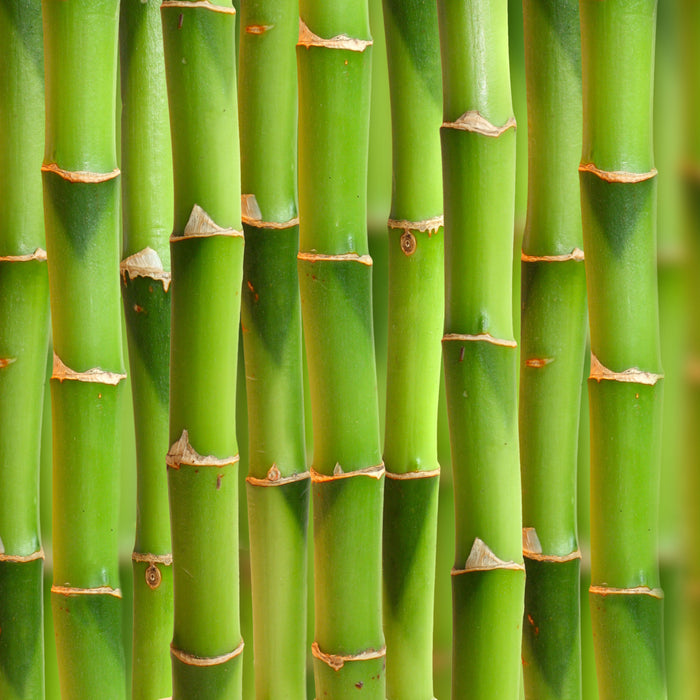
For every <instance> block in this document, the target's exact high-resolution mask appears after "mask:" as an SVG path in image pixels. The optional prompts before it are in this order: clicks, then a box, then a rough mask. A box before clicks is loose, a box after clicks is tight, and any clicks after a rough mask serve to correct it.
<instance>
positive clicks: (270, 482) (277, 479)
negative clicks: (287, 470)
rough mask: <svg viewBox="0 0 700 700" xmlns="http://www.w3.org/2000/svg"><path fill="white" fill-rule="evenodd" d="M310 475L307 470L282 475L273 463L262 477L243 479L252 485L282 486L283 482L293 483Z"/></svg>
mask: <svg viewBox="0 0 700 700" xmlns="http://www.w3.org/2000/svg"><path fill="white" fill-rule="evenodd" d="M310 476H311V474H310V472H308V471H305V472H300V473H299V474H292V475H290V476H282V474H281V472H280V470H279V469H278V468H277V465H276V464H273V465H272V466H271V467H270V468H269V469H268V470H267V476H266V477H265V478H264V479H260V478H258V477H257V476H247V477H246V479H245V480H246V482H247V483H249V484H251V485H252V486H282V485H284V484H293V483H294V482H296V481H304V480H306V479H308V478H309V477H310Z"/></svg>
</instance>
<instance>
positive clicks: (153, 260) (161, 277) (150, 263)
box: [119, 247, 170, 292]
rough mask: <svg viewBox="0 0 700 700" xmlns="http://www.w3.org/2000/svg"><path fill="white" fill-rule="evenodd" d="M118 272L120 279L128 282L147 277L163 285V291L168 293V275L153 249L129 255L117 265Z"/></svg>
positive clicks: (145, 249)
mask: <svg viewBox="0 0 700 700" xmlns="http://www.w3.org/2000/svg"><path fill="white" fill-rule="evenodd" d="M119 270H120V272H121V273H122V277H123V278H124V279H126V277H127V276H128V277H129V279H130V280H133V279H135V278H136V277H147V278H148V279H152V280H156V281H158V282H161V283H162V284H163V290H164V291H166V292H167V291H168V288H169V287H170V273H169V272H166V270H164V269H163V263H162V262H161V259H160V255H158V253H157V252H156V251H155V250H153V248H148V247H146V248H144V249H143V250H140V251H139V252H138V253H134V254H133V255H130V256H129V257H128V258H124V260H122V261H121V263H119Z"/></svg>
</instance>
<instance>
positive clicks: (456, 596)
mask: <svg viewBox="0 0 700 700" xmlns="http://www.w3.org/2000/svg"><path fill="white" fill-rule="evenodd" d="M438 17H439V21H440V39H441V46H442V71H443V90H444V101H443V118H444V122H443V126H442V129H441V134H442V158H443V181H444V188H445V232H446V239H445V279H446V307H445V335H444V337H443V358H444V363H445V383H446V389H447V409H448V415H449V421H450V441H451V446H452V468H453V475H454V489H455V518H456V520H455V523H456V543H455V565H454V568H453V570H452V592H453V660H452V697H453V698H463V697H470V698H479V699H481V698H494V699H495V698H498V699H499V700H504V699H507V700H515V698H518V697H519V694H520V686H521V670H520V642H521V624H522V614H523V590H524V584H525V575H524V565H523V558H522V540H521V517H520V512H521V510H520V471H519V455H518V426H517V406H516V389H517V387H516V369H517V368H516V350H517V346H516V342H515V340H514V339H513V320H512V310H511V296H512V284H511V280H512V250H513V208H514V188H515V119H514V118H513V110H512V104H511V96H510V79H509V67H508V21H507V2H506V0H499V1H498V2H494V1H493V0H490V1H486V0H471V1H470V2H466V3H453V2H439V3H438Z"/></svg>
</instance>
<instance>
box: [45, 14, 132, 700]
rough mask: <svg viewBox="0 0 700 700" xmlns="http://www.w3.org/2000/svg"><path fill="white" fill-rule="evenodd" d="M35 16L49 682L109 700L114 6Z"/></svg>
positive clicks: (115, 350) (118, 367)
mask: <svg viewBox="0 0 700 700" xmlns="http://www.w3.org/2000/svg"><path fill="white" fill-rule="evenodd" d="M43 8H44V14H43V17H44V41H45V67H46V149H45V154H44V164H43V166H42V171H43V180H44V211H45V216H46V242H47V253H48V261H49V281H50V291H51V316H52V325H53V343H54V363H53V374H52V378H51V395H52V408H53V471H54V477H53V567H54V576H53V582H54V583H53V586H52V602H53V612H54V626H55V632H56V640H57V645H56V646H57V652H58V665H59V677H60V683H61V693H62V695H63V697H64V698H82V699H84V698H104V697H112V698H119V697H124V693H125V690H126V689H125V678H124V658H123V650H122V645H121V621H120V618H121V601H120V597H121V591H120V589H119V570H118V533H117V530H118V528H117V522H118V507H119V471H118V465H119V464H120V459H119V454H120V448H119V443H120V440H119V427H120V419H121V408H120V406H121V395H122V389H123V379H124V378H125V376H126V375H125V374H124V366H123V358H122V347H121V321H120V298H119V296H120V295H119V279H118V273H117V271H118V266H119V243H118V241H119V231H118V211H119V206H118V196H119V170H118V169H117V167H116V162H117V161H116V151H115V113H116V109H115V98H116V72H117V34H118V12H119V2H118V1H117V0H99V1H97V2H96V1H95V0H91V1H90V2H88V1H87V0H73V1H72V2H58V1H57V0H46V1H45V2H44V5H43Z"/></svg>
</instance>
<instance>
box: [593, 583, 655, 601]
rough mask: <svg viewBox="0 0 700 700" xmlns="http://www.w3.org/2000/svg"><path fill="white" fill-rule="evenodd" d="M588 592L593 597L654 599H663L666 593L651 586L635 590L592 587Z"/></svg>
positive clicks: (635, 588)
mask: <svg viewBox="0 0 700 700" xmlns="http://www.w3.org/2000/svg"><path fill="white" fill-rule="evenodd" d="M588 592H589V593H591V594H592V595H599V596H603V597H605V596H608V595H648V596H651V597H652V598H659V599H663V597H664V592H663V590H661V588H649V586H635V587H634V588H614V587H613V586H591V587H590V588H589V589H588Z"/></svg>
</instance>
